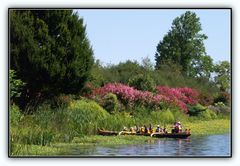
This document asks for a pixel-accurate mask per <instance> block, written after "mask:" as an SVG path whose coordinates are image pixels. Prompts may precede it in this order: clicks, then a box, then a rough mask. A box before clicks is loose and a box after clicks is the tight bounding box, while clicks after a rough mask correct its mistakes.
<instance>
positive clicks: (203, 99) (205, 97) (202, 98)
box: [199, 93, 213, 106]
mask: <svg viewBox="0 0 240 166" xmlns="http://www.w3.org/2000/svg"><path fill="white" fill-rule="evenodd" d="M199 103H200V104H202V105H204V106H209V105H211V104H213V97H212V96H211V95H209V94H207V93H201V94H200V95H199Z"/></svg>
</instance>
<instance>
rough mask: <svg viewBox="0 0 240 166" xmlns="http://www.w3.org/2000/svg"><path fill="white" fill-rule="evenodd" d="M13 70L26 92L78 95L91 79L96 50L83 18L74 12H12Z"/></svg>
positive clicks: (11, 44)
mask: <svg viewBox="0 0 240 166" xmlns="http://www.w3.org/2000/svg"><path fill="white" fill-rule="evenodd" d="M9 14H10V64H11V66H10V68H11V69H14V70H16V72H17V73H18V76H19V77H20V78H21V80H23V81H24V82H26V83H27V86H26V88H25V93H28V96H29V95H30V96H32V97H34V96H35V95H36V94H45V95H47V96H49V95H50V96H51V95H56V94H60V93H66V94H67V93H73V94H75V93H78V92H79V91H80V90H81V88H82V87H83V86H84V84H85V82H86V80H87V79H88V76H89V73H90V69H91V66H92V64H93V56H92V55H93V51H92V48H91V46H90V43H89V40H88V38H87V36H86V32H85V31H86V26H85V25H84V24H83V19H82V18H79V17H78V14H77V13H74V12H73V11H72V10H10V13H9Z"/></svg>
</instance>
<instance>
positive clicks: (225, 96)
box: [214, 92, 231, 105]
mask: <svg viewBox="0 0 240 166" xmlns="http://www.w3.org/2000/svg"><path fill="white" fill-rule="evenodd" d="M230 98H231V96H230V94H229V93H228V92H220V93H219V94H218V95H217V96H216V97H215V98H214V102H215V103H218V102H223V103H224V104H226V105H230V100H231V99H230Z"/></svg>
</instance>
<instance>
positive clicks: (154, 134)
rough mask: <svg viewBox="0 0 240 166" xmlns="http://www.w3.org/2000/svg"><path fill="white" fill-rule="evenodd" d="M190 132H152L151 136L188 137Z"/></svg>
mask: <svg viewBox="0 0 240 166" xmlns="http://www.w3.org/2000/svg"><path fill="white" fill-rule="evenodd" d="M190 135H191V134H190V133H152V134H151V137H157V138H188V137H189V136H190Z"/></svg>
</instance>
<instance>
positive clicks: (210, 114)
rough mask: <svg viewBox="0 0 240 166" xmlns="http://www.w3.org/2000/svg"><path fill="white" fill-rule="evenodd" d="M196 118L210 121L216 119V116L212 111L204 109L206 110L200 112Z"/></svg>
mask: <svg viewBox="0 0 240 166" xmlns="http://www.w3.org/2000/svg"><path fill="white" fill-rule="evenodd" d="M198 117H200V118H201V119H204V120H211V119H216V118H217V115H216V113H215V112H214V111H212V110H210V109H206V110H204V111H202V112H200V113H199V115H198Z"/></svg>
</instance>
